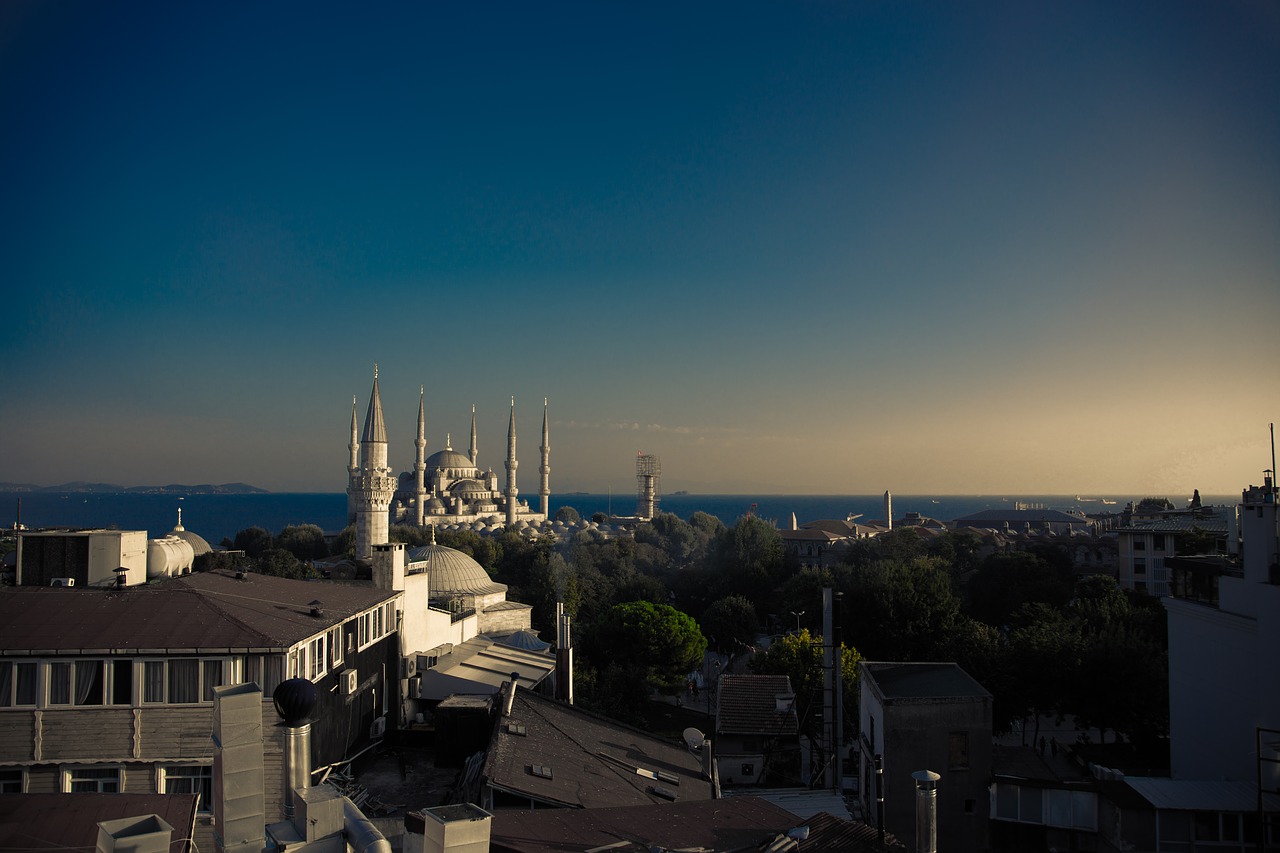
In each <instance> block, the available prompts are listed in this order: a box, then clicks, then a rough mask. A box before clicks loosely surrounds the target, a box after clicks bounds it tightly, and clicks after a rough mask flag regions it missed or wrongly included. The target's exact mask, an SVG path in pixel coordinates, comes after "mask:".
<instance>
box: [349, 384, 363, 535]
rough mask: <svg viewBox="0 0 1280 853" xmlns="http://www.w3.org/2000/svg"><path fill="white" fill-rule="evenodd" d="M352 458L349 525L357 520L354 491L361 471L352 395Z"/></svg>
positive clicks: (357, 427)
mask: <svg viewBox="0 0 1280 853" xmlns="http://www.w3.org/2000/svg"><path fill="white" fill-rule="evenodd" d="M347 449H348V450H350V451H351V457H350V458H349V459H348V460H347V524H353V523H355V520H356V499H355V492H354V490H355V489H356V488H357V486H356V477H357V475H358V473H359V471H360V426H359V424H358V423H357V422H356V398H355V395H354V394H352V395H351V442H350V443H349V444H348V445H347Z"/></svg>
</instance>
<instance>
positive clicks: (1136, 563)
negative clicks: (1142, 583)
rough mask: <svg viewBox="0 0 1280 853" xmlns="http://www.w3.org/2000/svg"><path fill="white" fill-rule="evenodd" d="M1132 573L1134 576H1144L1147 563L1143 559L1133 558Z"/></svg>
mask: <svg viewBox="0 0 1280 853" xmlns="http://www.w3.org/2000/svg"><path fill="white" fill-rule="evenodd" d="M1133 573H1134V574H1135V575H1145V574H1146V573H1147V561H1146V558H1144V557H1134V558H1133Z"/></svg>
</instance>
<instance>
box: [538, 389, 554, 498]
mask: <svg viewBox="0 0 1280 853" xmlns="http://www.w3.org/2000/svg"><path fill="white" fill-rule="evenodd" d="M538 473H539V474H541V475H542V479H541V481H540V482H539V484H538V503H539V509H538V511H539V512H541V513H542V514H543V516H545V517H546V518H550V517H551V512H550V503H551V433H550V432H549V431H548V429H547V398H546V397H543V398H542V464H541V465H539V466H538Z"/></svg>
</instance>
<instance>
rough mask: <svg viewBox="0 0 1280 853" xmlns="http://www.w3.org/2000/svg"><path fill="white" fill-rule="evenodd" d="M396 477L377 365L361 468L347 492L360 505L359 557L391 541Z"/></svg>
mask: <svg viewBox="0 0 1280 853" xmlns="http://www.w3.org/2000/svg"><path fill="white" fill-rule="evenodd" d="M395 490H396V478H395V476H394V475H393V474H392V472H391V468H390V466H388V465H387V426H386V422H385V421H384V420H383V417H382V395H381V393H379V391H378V366H377V365H376V364H375V365H374V366H373V393H372V394H370V395H369V411H368V413H366V414H365V417H364V432H363V433H362V434H361V436H360V459H359V467H358V469H357V471H356V473H355V475H353V476H352V478H351V486H350V487H349V488H348V489H347V495H348V497H349V498H350V499H352V500H354V502H355V508H356V559H357V560H368V559H371V558H372V557H373V546H374V545H383V544H385V543H386V542H387V540H388V533H389V527H390V516H389V515H388V510H389V509H390V507H391V498H392V496H394V495H395Z"/></svg>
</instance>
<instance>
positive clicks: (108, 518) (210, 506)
mask: <svg viewBox="0 0 1280 853" xmlns="http://www.w3.org/2000/svg"><path fill="white" fill-rule="evenodd" d="M522 498H523V499H526V500H528V501H529V503H530V504H531V505H532V506H534V507H536V506H537V504H538V497H537V495H532V496H522ZM1141 498H1142V496H1136V497H1135V496H1132V495H1127V496H1126V495H1109V496H1107V498H1106V499H1107V500H1108V501H1112V500H1114V501H1115V503H1114V504H1110V503H1107V504H1104V503H1103V502H1102V498H1101V497H1098V498H1093V499H1090V498H1087V497H1081V498H1078V497H1077V496H1076V495H1014V494H1009V495H896V494H895V495H894V496H893V514H894V517H895V518H897V519H901V518H902V517H903V515H904V514H905V513H908V512H917V513H919V514H920V515H922V516H926V517H929V518H936V519H938V520H940V521H951V520H952V519H955V518H960V517H962V516H966V515H969V514H971V513H975V512H980V511H982V510H986V509H1012V508H1013V507H1015V506H1016V505H1017V502H1019V501H1020V502H1022V504H1023V505H1028V504H1029V505H1033V506H1041V507H1045V508H1049V509H1057V510H1062V511H1064V512H1066V511H1083V512H1086V513H1099V512H1105V511H1111V512H1118V511H1119V510H1122V509H1123V508H1124V505H1125V504H1126V503H1127V502H1129V501H1131V500H1132V501H1135V502H1136V501H1138V500H1141ZM1170 499H1171V500H1173V502H1174V504H1175V505H1176V506H1179V507H1181V506H1185V503H1186V499H1185V498H1181V497H1180V496H1172V495H1171V496H1170ZM19 500H21V503H22V508H21V522H22V524H24V525H26V527H28V528H30V529H38V528H41V527H77V528H85V527H108V528H110V527H115V528H120V529H123V530H145V531H147V535H148V536H151V537H156V536H161V535H163V534H164V533H166V532H167V531H169V530H171V529H172V528H173V526H174V525H175V524H177V522H178V509H179V508H181V509H182V524H183V527H185V528H186V529H187V530H190V531H192V532H194V533H198V534H200V535H201V536H203V537H204V538H205V539H206V540H207V541H208V542H209V544H210V545H213V546H215V547H217V545H218V544H219V543H220V542H222V540H223V539H234V538H235V535H236V533H237V532H238V531H240V530H244V529H246V528H249V527H253V526H255V525H256V526H258V527H262V528H265V529H266V530H268V531H270V532H271V533H279V532H280V530H281V529H282V528H283V527H285V526H287V525H290V524H315V525H317V526H319V527H320V528H321V529H322V530H324V531H325V532H328V533H332V532H336V531H339V530H341V529H342V528H343V527H345V526H346V514H347V496H346V495H345V494H344V493H342V492H334V493H314V492H307V493H267V494H248V495H202V494H191V495H172V494H166V495H158V494H138V493H134V492H122V493H100V492H73V493H66V494H62V493H53V492H22V493H17V492H10V493H3V494H0V525H2V526H4V527H9V526H11V525H12V524H13V523H14V522H16V521H17V520H18V502H19ZM1237 500H1238V496H1206V497H1205V498H1204V502H1205V503H1213V504H1234V503H1235V502H1236V501H1237ZM550 505H551V512H552V513H553V514H554V513H555V512H556V511H557V510H558V509H559V508H560V507H563V506H570V507H573V508H574V509H575V510H577V511H578V514H579V515H581V516H582V517H583V518H590V517H591V516H592V515H593V514H595V513H597V512H601V513H607V514H616V515H632V514H634V513H635V511H636V497H635V494H634V493H627V494H612V495H608V494H582V493H570V494H564V495H557V494H552V496H551V500H550ZM658 508H659V510H661V511H665V512H671V513H674V514H676V515H678V516H680V517H681V518H683V519H688V518H689V516H691V515H692V514H693V513H695V512H699V511H701V512H705V513H708V514H709V515H714V516H716V517H717V518H719V519H720V520H721V521H723V522H724V523H725V524H733V523H734V522H735V521H736V520H737V519H738V518H740V517H742V516H744V515H747V514H748V513H750V514H753V515H756V516H758V517H760V518H764V519H767V520H769V521H772V522H774V523H776V524H777V525H778V526H779V527H787V526H789V525H790V523H791V514H792V513H795V516H796V520H797V521H799V522H800V523H802V524H803V523H804V522H806V521H814V520H816V519H820V518H837V519H844V518H848V517H850V516H855V517H860V518H861V519H862V520H864V521H870V520H874V519H881V518H883V517H884V499H883V495H692V494H673V495H662V496H660V500H659V503H658Z"/></svg>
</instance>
